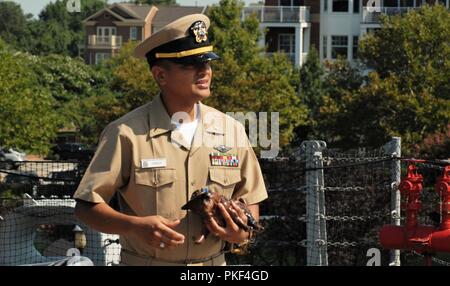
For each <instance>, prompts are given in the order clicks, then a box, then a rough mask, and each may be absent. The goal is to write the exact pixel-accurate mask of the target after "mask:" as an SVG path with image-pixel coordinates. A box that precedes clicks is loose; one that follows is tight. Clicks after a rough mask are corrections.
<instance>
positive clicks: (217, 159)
mask: <svg viewBox="0 0 450 286" xmlns="http://www.w3.org/2000/svg"><path fill="white" fill-rule="evenodd" d="M209 159H210V160H211V166H227V167H239V157H238V155H237V154H224V153H211V154H209Z"/></svg>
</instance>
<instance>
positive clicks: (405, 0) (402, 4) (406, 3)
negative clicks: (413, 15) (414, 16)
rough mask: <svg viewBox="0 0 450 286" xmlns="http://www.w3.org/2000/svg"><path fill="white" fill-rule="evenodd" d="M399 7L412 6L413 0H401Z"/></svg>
mask: <svg viewBox="0 0 450 286" xmlns="http://www.w3.org/2000/svg"><path fill="white" fill-rule="evenodd" d="M400 7H414V0H401V2H400Z"/></svg>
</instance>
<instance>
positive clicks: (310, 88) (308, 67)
mask: <svg viewBox="0 0 450 286" xmlns="http://www.w3.org/2000/svg"><path fill="white" fill-rule="evenodd" d="M324 75H325V72H324V69H323V67H322V64H321V62H320V58H319V54H318V52H317V50H316V49H315V48H314V47H313V48H312V49H311V50H310V51H309V53H308V57H307V58H306V62H305V64H303V65H302V67H301V69H300V98H301V100H302V102H304V103H305V104H306V105H307V106H308V107H309V108H310V111H311V115H312V116H314V117H315V115H316V114H317V112H318V110H319V107H320V106H321V105H322V99H323V97H324V96H325V95H326V93H327V91H326V87H325V84H324Z"/></svg>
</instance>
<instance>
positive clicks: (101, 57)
mask: <svg viewBox="0 0 450 286" xmlns="http://www.w3.org/2000/svg"><path fill="white" fill-rule="evenodd" d="M109 58H111V54H110V53H96V54H95V64H97V65H98V64H99V63H101V62H102V61H104V60H107V59H109Z"/></svg>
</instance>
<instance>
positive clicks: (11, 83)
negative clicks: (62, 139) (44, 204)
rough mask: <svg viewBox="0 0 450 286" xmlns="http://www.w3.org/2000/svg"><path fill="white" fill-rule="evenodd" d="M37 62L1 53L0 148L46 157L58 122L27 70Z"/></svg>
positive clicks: (45, 91)
mask: <svg viewBox="0 0 450 286" xmlns="http://www.w3.org/2000/svg"><path fill="white" fill-rule="evenodd" d="M35 61H36V58H35V57H33V56H29V55H27V54H21V53H10V52H8V51H5V50H0V62H1V63H2V64H1V65H0V94H1V96H0V122H1V124H0V145H2V146H12V147H15V148H19V149H23V150H25V151H29V152H35V153H40V154H45V153H46V152H47V151H48V147H49V142H50V141H51V140H52V139H53V137H54V136H55V133H56V130H57V125H58V118H57V115H56V113H55V111H54V109H53V106H54V104H55V101H54V99H53V98H52V96H51V93H50V91H49V89H48V88H46V87H43V86H41V85H40V84H39V79H38V75H37V74H35V73H34V72H33V71H32V70H31V69H29V68H28V66H29V64H30V63H32V62H35Z"/></svg>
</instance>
